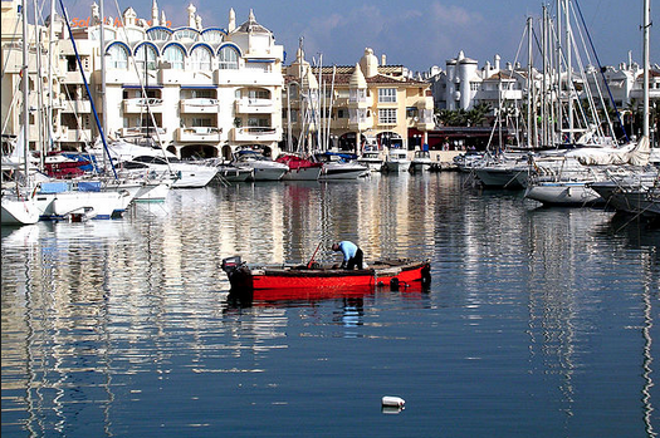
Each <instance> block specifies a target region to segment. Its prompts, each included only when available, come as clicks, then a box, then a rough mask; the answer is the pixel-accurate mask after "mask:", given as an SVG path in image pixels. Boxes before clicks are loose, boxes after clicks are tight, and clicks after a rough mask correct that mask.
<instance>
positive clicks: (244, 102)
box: [236, 97, 275, 114]
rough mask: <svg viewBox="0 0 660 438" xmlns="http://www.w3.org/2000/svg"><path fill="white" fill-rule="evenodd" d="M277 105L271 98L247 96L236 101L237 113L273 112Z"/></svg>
mask: <svg viewBox="0 0 660 438" xmlns="http://www.w3.org/2000/svg"><path fill="white" fill-rule="evenodd" d="M274 111H275V105H273V101H272V100H271V99H256V98H247V97H244V98H242V99H238V100H237V101H236V113H238V114H272V113H273V112H274Z"/></svg>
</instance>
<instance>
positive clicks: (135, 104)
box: [124, 97, 163, 113]
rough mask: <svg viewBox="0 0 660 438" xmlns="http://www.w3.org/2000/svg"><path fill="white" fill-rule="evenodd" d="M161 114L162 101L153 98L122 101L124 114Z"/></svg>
mask: <svg viewBox="0 0 660 438" xmlns="http://www.w3.org/2000/svg"><path fill="white" fill-rule="evenodd" d="M147 110H149V111H151V112H162V111H163V99H156V98H154V97H149V98H146V99H145V98H142V97H139V98H137V99H126V100H124V112H125V113H142V112H145V111H147Z"/></svg>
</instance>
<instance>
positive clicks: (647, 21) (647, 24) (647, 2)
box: [643, 0, 651, 138]
mask: <svg viewBox="0 0 660 438" xmlns="http://www.w3.org/2000/svg"><path fill="white" fill-rule="evenodd" d="M650 32H651V0H644V55H643V57H644V60H643V62H644V131H643V135H644V136H645V137H646V138H649V135H650V128H649V114H650V107H649V70H650V65H649V64H650V60H649V58H650V47H649V46H650Z"/></svg>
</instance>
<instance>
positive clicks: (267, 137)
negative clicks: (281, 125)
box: [233, 126, 281, 142]
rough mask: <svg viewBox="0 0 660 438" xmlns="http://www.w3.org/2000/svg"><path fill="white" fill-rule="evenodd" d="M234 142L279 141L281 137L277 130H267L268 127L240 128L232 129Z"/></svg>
mask: <svg viewBox="0 0 660 438" xmlns="http://www.w3.org/2000/svg"><path fill="white" fill-rule="evenodd" d="M233 133H234V141H249V142H260V141H280V140H281V138H280V137H281V135H280V133H279V130H278V129H277V128H268V127H261V126H255V127H241V128H234V129H233Z"/></svg>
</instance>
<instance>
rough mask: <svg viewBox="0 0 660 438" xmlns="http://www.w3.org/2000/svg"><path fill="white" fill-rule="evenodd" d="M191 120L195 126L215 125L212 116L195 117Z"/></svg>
mask: <svg viewBox="0 0 660 438" xmlns="http://www.w3.org/2000/svg"><path fill="white" fill-rule="evenodd" d="M191 122H192V126H194V127H203V126H213V120H211V119H210V118H198V117H194V118H193V119H192V120H191Z"/></svg>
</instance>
